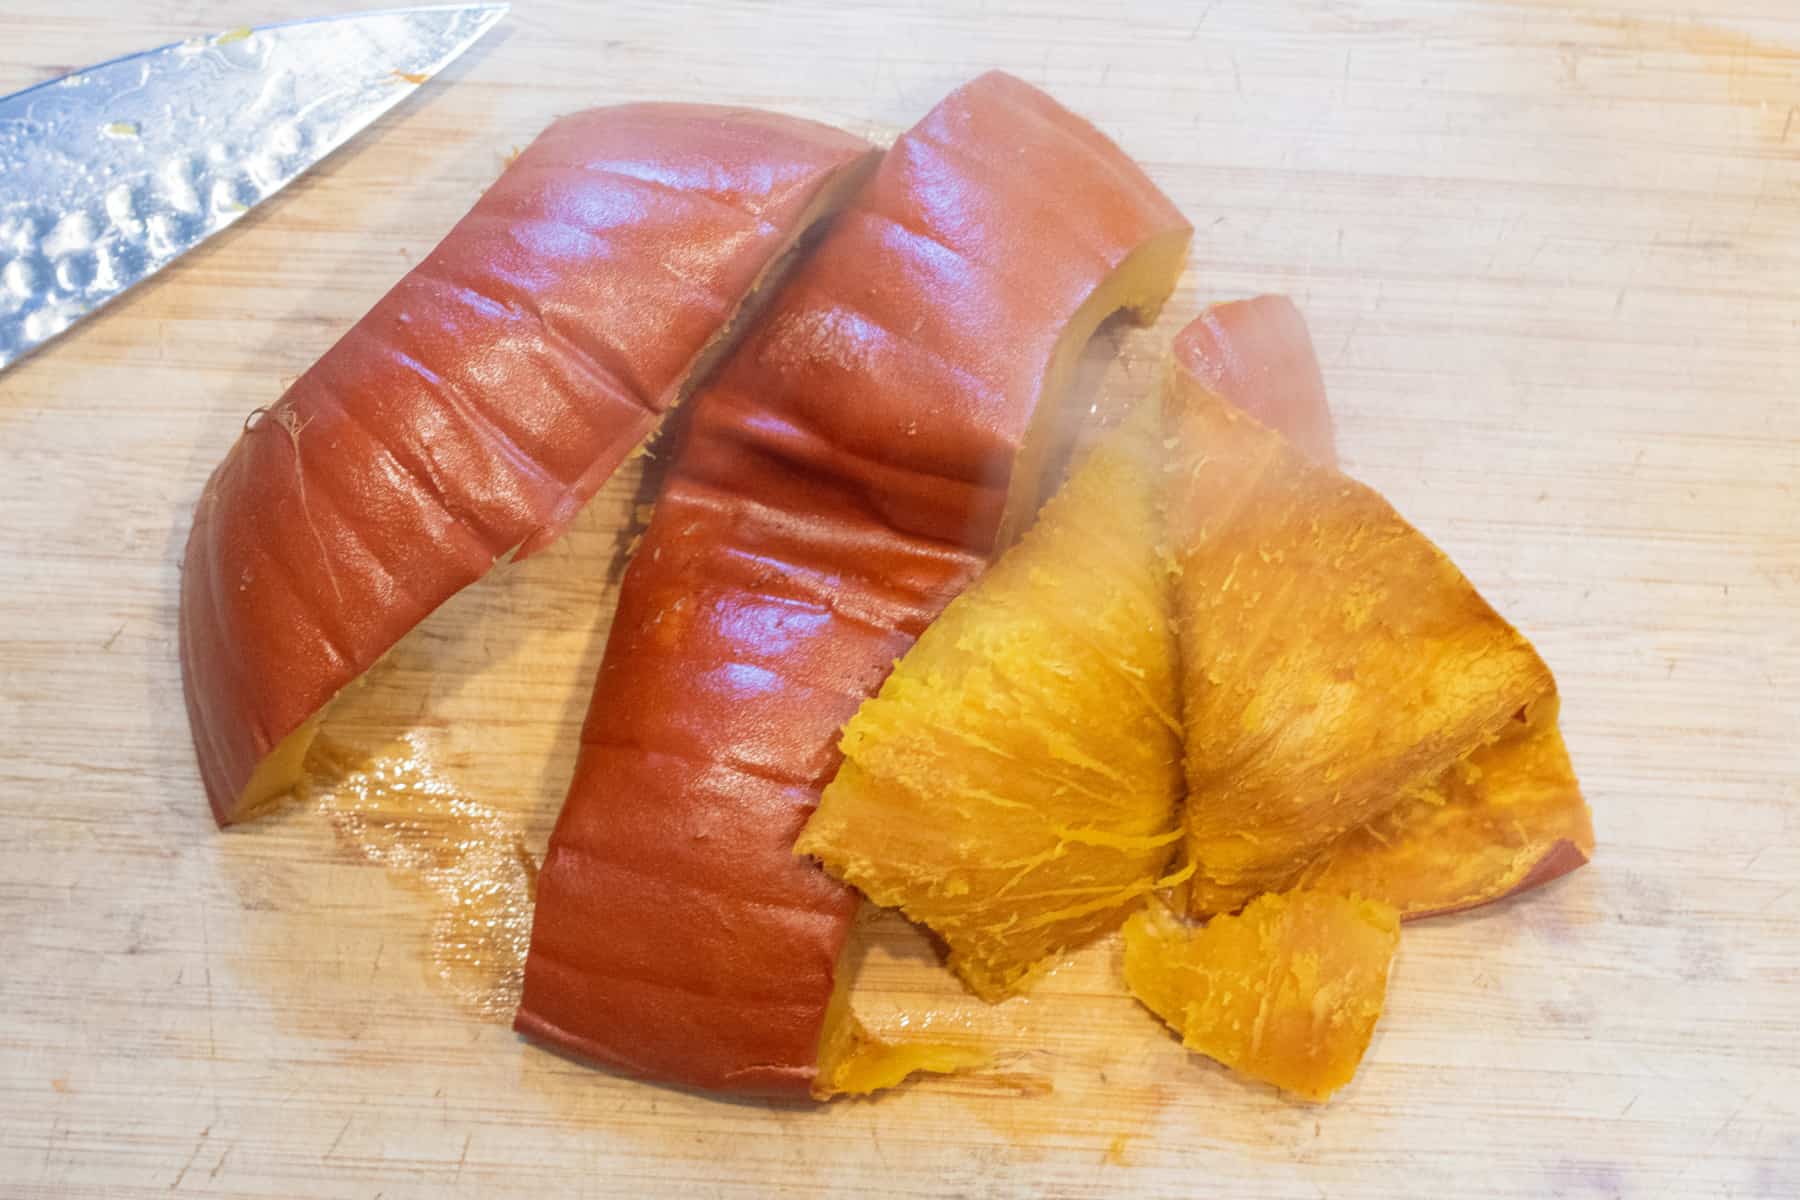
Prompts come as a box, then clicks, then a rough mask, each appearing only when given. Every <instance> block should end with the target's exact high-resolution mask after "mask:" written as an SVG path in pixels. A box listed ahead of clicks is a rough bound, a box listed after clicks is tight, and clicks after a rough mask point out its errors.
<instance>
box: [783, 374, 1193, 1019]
mask: <svg viewBox="0 0 1800 1200" xmlns="http://www.w3.org/2000/svg"><path fill="white" fill-rule="evenodd" d="M1157 417H1158V414H1157V410H1156V406H1155V405H1153V404H1152V405H1144V406H1142V407H1141V408H1140V409H1139V410H1138V411H1137V412H1136V413H1134V414H1133V415H1132V416H1131V417H1129V418H1128V419H1127V421H1126V422H1125V424H1124V425H1122V426H1121V427H1120V428H1119V429H1117V430H1114V431H1113V432H1112V433H1110V434H1108V435H1107V436H1106V437H1105V438H1104V439H1103V440H1102V441H1100V442H1099V443H1098V444H1097V445H1096V446H1095V448H1094V450H1093V452H1092V453H1091V454H1090V455H1089V457H1088V459H1087V461H1086V462H1085V463H1083V464H1082V465H1081V467H1080V468H1079V469H1078V470H1077V471H1076V472H1075V474H1074V475H1073V476H1072V477H1071V478H1070V480H1069V482H1068V483H1067V484H1066V485H1065V486H1064V487H1063V488H1062V490H1061V491H1059V492H1058V493H1057V494H1056V496H1055V498H1053V499H1052V500H1051V501H1050V503H1049V504H1048V505H1046V506H1045V508H1044V511H1043V513H1042V515H1041V516H1040V517H1039V519H1038V522H1037V524H1036V525H1034V526H1032V528H1031V530H1030V532H1029V533H1027V534H1026V535H1025V538H1024V540H1023V541H1021V542H1020V543H1019V544H1018V545H1017V546H1014V547H1013V548H1012V549H1011V550H1009V551H1007V553H1006V554H1005V555H1004V556H1003V557H1002V558H1001V559H1000V561H999V562H998V563H997V564H996V565H995V566H994V567H993V568H992V569H991V570H989V571H988V572H987V574H985V575H984V576H982V578H981V579H980V581H979V582H978V583H976V585H975V586H974V587H972V588H970V589H969V590H968V591H967V592H964V593H963V594H962V595H961V596H960V597H958V598H957V599H956V601H955V602H954V603H952V604H951V605H950V607H949V608H948V609H946V610H945V611H944V615H943V616H941V617H939V618H938V619H937V620H936V621H935V622H933V623H932V625H931V627H930V628H929V629H927V630H926V631H925V634H924V636H923V637H921V638H920V639H919V641H918V644H917V645H915V646H914V647H913V648H912V649H911V650H909V651H908V652H907V654H906V657H904V658H902V659H901V660H900V663H899V665H898V666H897V667H896V668H895V669H894V673H893V674H892V675H890V676H888V679H887V682H886V683H885V684H883V685H882V688H881V692H880V694H879V695H877V696H876V697H875V698H874V699H872V700H870V701H869V702H868V703H866V704H864V705H863V706H862V707H861V708H860V709H859V710H857V713H856V716H855V717H854V718H853V719H852V720H851V721H850V723H849V725H848V726H847V727H846V728H845V730H844V735H843V741H842V743H841V748H842V750H843V755H844V762H843V765H842V766H841V767H840V768H839V769H838V773H837V777H836V778H835V779H833V780H832V782H831V784H830V786H828V787H827V788H826V789H825V792H824V795H823V796H822V797H821V798H820V801H819V807H818V810H817V811H816V812H815V813H814V814H813V816H812V819H811V820H810V821H809V822H808V823H807V826H806V829H805V831H804V832H803V833H802V834H801V836H800V840H799V844H798V846H797V849H798V850H799V851H800V852H801V853H803V854H810V855H813V856H815V857H816V858H818V859H819V860H820V861H821V862H822V863H823V864H824V865H825V869H826V870H828V871H830V872H831V873H832V874H833V875H835V876H836V877H837V878H839V879H842V880H844V881H845V882H847V883H851V884H854V885H855V886H856V887H857V888H859V889H860V890H861V891H862V892H863V894H864V895H866V896H867V897H869V899H871V900H873V901H875V902H876V903H877V904H882V905H886V906H887V907H890V908H898V909H900V910H901V911H903V912H905V913H906V915H907V916H908V917H910V918H912V919H913V920H915V921H918V922H920V923H922V924H924V925H927V926H929V927H930V928H931V929H932V930H933V931H934V932H935V933H937V934H938V935H940V936H941V937H942V938H943V939H944V941H945V942H946V943H947V944H948V946H949V948H950V966H951V967H952V969H954V970H955V971H956V972H957V973H958V974H959V975H961V976H962V978H963V980H964V981H965V982H966V983H968V985H969V986H970V987H971V988H972V989H974V991H975V992H976V994H977V995H979V996H981V997H982V998H983V999H986V1000H1000V999H1003V998H1005V997H1006V996H1008V995H1011V994H1013V993H1016V992H1018V991H1021V990H1023V989H1024V988H1025V987H1026V986H1027V985H1028V984H1029V982H1030V981H1031V979H1032V977H1033V975H1034V974H1035V973H1036V972H1037V971H1038V970H1039V969H1040V968H1042V967H1043V966H1044V965H1046V964H1047V963H1048V962H1050V961H1052V960H1053V959H1054V958H1055V957H1056V956H1058V955H1060V954H1062V953H1064V952H1065V951H1067V950H1070V949H1073V948H1075V947H1078V946H1081V945H1083V944H1085V943H1086V942H1088V941H1090V940H1091V939H1093V938H1094V937H1096V936H1098V935H1099V934H1101V933H1105V932H1107V931H1108V930H1110V929H1113V928H1115V927H1117V925H1118V924H1119V922H1120V921H1122V920H1124V918H1125V914H1126V912H1127V911H1128V910H1129V907H1130V906H1131V905H1132V904H1134V903H1136V902H1138V901H1140V900H1141V898H1142V897H1143V896H1144V895H1145V894H1146V893H1148V892H1149V891H1150V890H1151V889H1152V888H1154V887H1156V886H1157V885H1158V882H1159V876H1161V875H1162V874H1163V873H1164V870H1165V868H1166V867H1167V865H1168V862H1169V859H1170V857H1171V856H1172V855H1173V854H1174V852H1175V849H1176V847H1175V843H1176V842H1177V841H1178V840H1179V838H1180V836H1181V834H1180V827H1179V824H1178V822H1177V819H1176V818H1177V812H1176V806H1177V804H1178V803H1179V802H1180V799H1181V789H1182V782H1181V740H1180V738H1181V726H1180V715H1179V714H1180V707H1179V706H1180V702H1181V698H1180V695H1179V694H1178V692H1177V680H1176V668H1175V633H1174V629H1173V627H1172V625H1171V623H1170V619H1169V617H1170V611H1171V607H1172V604H1173V599H1172V597H1171V596H1170V594H1169V593H1170V588H1171V585H1172V582H1173V581H1172V579H1171V578H1170V575H1169V569H1168V560H1167V557H1166V553H1165V551H1164V549H1163V537H1162V514H1161V512H1160V511H1159V507H1158V505H1159V501H1160V496H1159V487H1160V483H1161V474H1162V472H1161V470H1160V463H1161V453H1162V444H1161V443H1162V435H1161V427H1160V421H1159V420H1158V419H1157Z"/></svg>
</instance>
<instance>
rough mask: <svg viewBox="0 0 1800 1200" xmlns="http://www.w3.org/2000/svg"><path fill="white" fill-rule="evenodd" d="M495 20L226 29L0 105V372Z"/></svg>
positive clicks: (496, 10) (466, 17) (257, 199)
mask: <svg viewBox="0 0 1800 1200" xmlns="http://www.w3.org/2000/svg"><path fill="white" fill-rule="evenodd" d="M507 7H508V6H507V5H505V4H474V5H466V6H461V7H437V8H409V9H399V10H395V11H391V12H376V13H355V14H349V15H345V16H338V17H326V18H320V19H316V20H308V21H294V22H291V23H285V24H280V25H268V26H264V27H262V28H259V29H237V30H232V31H231V32H229V33H221V34H218V35H216V36H214V37H202V38H190V39H188V40H187V41H185V42H176V43H174V44H173V45H169V46H164V47H162V48H161V49H158V50H148V51H145V52H143V53H141V54H132V55H127V56H126V57H124V58H115V59H113V60H112V61H110V62H105V63H101V64H99V65H97V66H93V67H89V68H87V69H86V70H82V71H76V72H74V73H73V74H70V75H65V76H63V77H62V78H61V79H52V80H50V81H48V82H46V83H40V84H37V85H36V86H34V87H29V88H26V89H25V90H24V91H22V92H15V93H14V94H13V95H11V96H7V97H5V98H4V99H0V371H3V370H5V369H6V368H7V367H8V366H9V365H11V364H12V363H14V362H17V361H18V360H19V359H20V358H22V357H23V356H24V355H25V354H26V353H28V352H29V351H31V350H32V349H34V348H36V347H37V346H40V345H42V344H43V343H44V342H46V341H49V340H50V339H51V338H53V337H55V336H56V335H57V334H59V333H61V332H62V331H63V330H65V329H67V328H68V327H69V326H71V325H73V324H74V323H75V322H76V321H79V320H80V319H81V318H82V317H84V316H86V315H87V314H88V313H91V312H93V311H94V310H95V309H97V308H99V307H100V306H101V305H103V304H105V303H106V302H107V301H109V300H111V299H112V298H113V297H115V296H117V295H119V294H120V293H121V292H124V291H125V290H126V289H128V288H130V287H132V286H133V285H134V284H136V283H138V282H139V281H141V280H143V279H145V278H147V277H149V276H151V275H154V274H155V273H156V272H157V271H159V270H161V269H162V268H163V267H165V266H167V265H168V264H169V263H171V262H173V261H174V260H175V259H177V258H179V257H180V256H181V255H182V254H184V253H186V252H187V251H189V250H191V249H193V248H194V247H195V246H197V245H199V244H200V243H201V242H203V241H205V240H206V239H207V238H209V237H211V236H212V235H213V234H215V233H217V232H219V230H221V229H224V228H225V227H226V226H228V225H230V224H231V223H232V222H234V221H236V220H237V219H238V218H239V217H241V216H243V215H244V214H245V213H246V212H249V211H250V210H251V209H252V208H254V207H256V205H258V204H260V203H261V202H262V201H264V200H266V199H267V198H268V197H270V196H271V195H273V194H274V193H276V192H278V191H280V190H281V189H282V188H283V187H284V186H286V185H287V184H288V183H289V182H290V181H291V180H293V179H294V178H295V177H296V176H298V175H300V174H302V173H304V172H305V171H306V170H307V169H308V168H309V167H311V166H312V165H313V164H314V163H316V162H318V161H319V160H320V159H322V158H324V157H325V156H326V155H328V154H330V153H331V152H332V151H333V150H336V149H337V148H338V147H339V146H341V145H343V144H344V143H345V142H347V141H349V140H350V138H351V137H353V136H355V134H356V133H357V132H358V131H359V130H361V129H362V128H363V127H364V126H366V125H368V124H369V123H370V122H371V121H373V120H374V119H375V118H376V117H379V116H380V115H381V114H382V113H384V112H386V111H387V110H388V109H390V108H392V107H394V105H396V104H398V103H400V101H402V100H404V99H405V98H406V97H407V96H409V95H411V94H412V93H413V92H414V91H416V90H417V88H418V85H419V84H421V83H424V82H425V81H426V80H427V79H429V78H431V76H433V75H434V74H436V73H437V72H438V71H441V70H442V69H443V68H444V67H446V66H448V65H449V64H450V63H451V62H452V61H453V60H455V59H456V58H457V56H459V55H460V54H462V52H463V51H465V50H467V49H468V48H469V47H470V46H471V45H473V44H474V43H475V42H476V40H477V39H479V38H480V37H481V36H482V34H484V33H486V32H487V31H488V30H489V29H491V28H493V26H494V25H495V23H496V22H498V21H499V20H500V18H501V17H502V16H504V15H505V13H506V11H507Z"/></svg>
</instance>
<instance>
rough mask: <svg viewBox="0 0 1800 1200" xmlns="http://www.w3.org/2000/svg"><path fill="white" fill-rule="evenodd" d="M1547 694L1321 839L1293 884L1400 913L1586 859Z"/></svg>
mask: <svg viewBox="0 0 1800 1200" xmlns="http://www.w3.org/2000/svg"><path fill="white" fill-rule="evenodd" d="M1557 708H1558V705H1557V701H1556V697H1555V696H1554V695H1552V696H1550V697H1547V698H1546V699H1544V700H1541V701H1539V702H1538V703H1536V704H1533V705H1531V706H1530V708H1529V709H1528V711H1527V713H1526V715H1525V719H1524V720H1522V721H1518V722H1515V723H1514V724H1513V726H1511V727H1509V728H1508V729H1507V730H1506V732H1504V733H1503V734H1502V735H1501V736H1500V737H1499V738H1498V739H1496V740H1495V741H1494V742H1492V743H1491V744H1489V745H1486V746H1482V747H1481V748H1479V749H1477V750H1476V751H1474V752H1473V753H1472V754H1470V755H1469V756H1468V757H1467V758H1464V759H1462V760H1461V761H1459V762H1457V763H1455V764H1454V765H1452V766H1451V767H1450V769H1449V770H1448V771H1446V772H1444V774H1443V775H1441V776H1439V777H1438V778H1437V779H1434V780H1432V781H1430V782H1429V783H1427V784H1424V785H1422V786H1420V787H1419V788H1417V789H1415V791H1414V792H1413V794H1412V795H1410V796H1409V797H1408V798H1406V799H1405V800H1403V801H1402V802H1401V803H1400V804H1399V805H1398V806H1396V807H1395V808H1393V809H1391V810H1390V811H1388V812H1387V813H1385V814H1383V815H1382V816H1380V817H1378V818H1376V819H1375V820H1374V821H1372V822H1370V823H1369V824H1368V825H1365V826H1363V827H1362V828H1360V829H1355V830H1352V831H1351V832H1349V833H1347V834H1345V835H1344V836H1343V837H1341V838H1339V839H1338V840H1337V841H1335V842H1333V843H1332V844H1331V845H1330V846H1328V847H1326V849H1325V850H1324V852H1323V853H1321V854H1320V855H1319V856H1318V857H1317V858H1315V859H1313V861H1312V862H1311V863H1309V864H1307V867H1306V869H1305V871H1304V872H1302V874H1301V876H1300V883H1301V886H1302V887H1308V888H1318V889H1321V890H1325V891H1335V892H1342V893H1346V894H1348V893H1357V894H1360V895H1364V896H1376V897H1379V898H1381V899H1382V900H1383V901H1385V902H1387V903H1388V904H1391V905H1393V906H1394V907H1395V908H1397V909H1399V911H1400V915H1401V916H1402V917H1403V918H1406V919H1408V920H1411V919H1413V918H1417V917H1429V916H1436V915H1439V914H1443V913H1452V912H1461V911H1463V910H1465V909H1470V908H1475V907H1477V906H1479V905H1482V904H1488V903H1491V902H1493V901H1495V900H1500V899H1504V898H1505V897H1507V896H1511V895H1516V894H1517V893H1519V892H1523V891H1527V890H1529V889H1531V888H1534V887H1538V886H1540V885H1542V884H1545V883H1549V882H1550V881H1551V880H1553V879H1558V878H1561V877H1562V876H1564V875H1566V874H1568V873H1569V872H1570V871H1573V870H1575V869H1576V868H1577V867H1580V866H1582V865H1584V864H1586V863H1587V862H1588V861H1589V860H1590V859H1592V858H1593V855H1594V824H1593V818H1592V816H1591V815H1590V813H1589V812H1588V806H1587V802H1586V801H1585V800H1583V799H1582V795H1581V786H1580V784H1578V783H1577V782H1576V779H1575V771H1574V768H1573V767H1572V766H1571V765H1570V763H1569V751H1568V749H1567V747H1565V746H1564V745H1563V738H1562V731H1561V730H1559V729H1558V728H1557V724H1556V716H1557Z"/></svg>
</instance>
